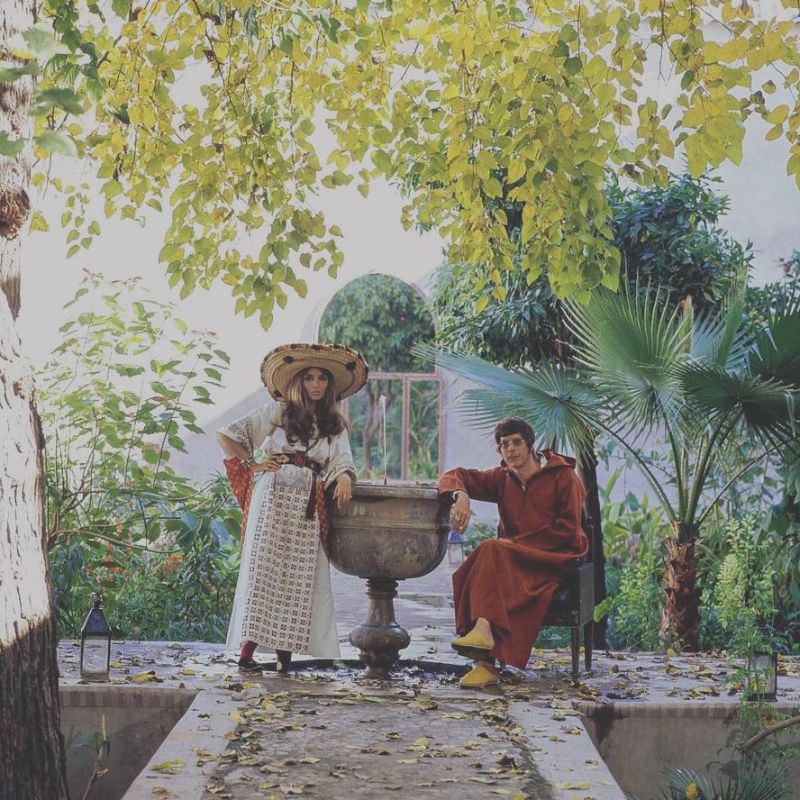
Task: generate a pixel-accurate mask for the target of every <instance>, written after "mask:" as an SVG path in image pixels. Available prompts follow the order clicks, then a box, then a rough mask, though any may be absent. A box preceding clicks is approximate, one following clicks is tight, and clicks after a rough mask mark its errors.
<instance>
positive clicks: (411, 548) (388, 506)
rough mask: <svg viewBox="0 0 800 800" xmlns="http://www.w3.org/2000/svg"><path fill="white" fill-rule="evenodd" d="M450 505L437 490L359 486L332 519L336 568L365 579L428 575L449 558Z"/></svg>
mask: <svg viewBox="0 0 800 800" xmlns="http://www.w3.org/2000/svg"><path fill="white" fill-rule="evenodd" d="M450 505H451V501H450V500H449V499H448V498H440V497H439V493H438V492H437V490H436V489H434V488H426V487H420V486H396V485H393V486H383V485H377V484H368V483H356V484H355V485H354V486H353V499H352V501H351V502H350V504H349V505H348V506H347V507H346V508H345V509H343V510H338V509H335V510H334V511H333V513H332V515H331V528H332V530H331V537H330V547H329V551H330V552H329V556H330V559H331V562H332V563H333V565H334V566H335V567H336V568H337V569H338V570H339V571H340V572H344V573H345V574H347V575H355V576H357V577H359V578H390V579H392V580H396V581H400V580H407V579H408V578H419V577H421V576H422V575H427V574H428V573H429V572H432V571H433V570H434V569H436V567H437V566H439V564H440V563H441V561H442V559H443V558H444V554H445V553H446V552H447V533H448V531H449V529H450V525H449V522H448V516H449V511H450Z"/></svg>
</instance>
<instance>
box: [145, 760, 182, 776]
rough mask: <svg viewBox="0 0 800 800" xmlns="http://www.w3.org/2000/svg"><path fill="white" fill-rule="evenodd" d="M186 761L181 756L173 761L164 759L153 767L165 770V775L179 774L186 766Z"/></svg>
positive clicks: (156, 770) (156, 769) (157, 769)
mask: <svg viewBox="0 0 800 800" xmlns="http://www.w3.org/2000/svg"><path fill="white" fill-rule="evenodd" d="M185 763H186V762H185V761H184V760H183V759H181V758H176V759H173V760H172V761H162V762H161V763H160V764H156V765H155V766H154V767H152V769H153V770H154V771H155V772H163V773H164V774H165V775H177V774H178V773H179V772H180V771H181V770H182V769H183V767H184V764H185Z"/></svg>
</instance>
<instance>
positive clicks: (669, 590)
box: [659, 525, 700, 652]
mask: <svg viewBox="0 0 800 800" xmlns="http://www.w3.org/2000/svg"><path fill="white" fill-rule="evenodd" d="M677 527H678V536H677V537H672V538H670V539H667V557H666V560H665V563H664V613H663V614H662V616H661V630H660V631H659V637H660V639H661V641H662V642H663V643H664V644H665V645H672V646H677V647H678V648H680V649H681V650H689V651H692V652H696V651H697V650H699V649H700V596H699V592H698V589H697V556H696V554H695V543H696V541H697V528H696V527H695V526H693V525H679V526H677Z"/></svg>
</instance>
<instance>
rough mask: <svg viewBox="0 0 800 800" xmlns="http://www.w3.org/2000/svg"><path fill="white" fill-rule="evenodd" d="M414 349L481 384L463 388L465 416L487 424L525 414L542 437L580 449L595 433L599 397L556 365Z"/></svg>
mask: <svg viewBox="0 0 800 800" xmlns="http://www.w3.org/2000/svg"><path fill="white" fill-rule="evenodd" d="M415 351H416V352H418V353H419V354H420V355H424V356H426V357H427V358H432V359H434V360H435V361H436V363H437V364H438V365H439V366H440V367H442V368H443V369H446V370H448V371H450V372H453V373H455V374H456V375H460V376H461V377H462V378H466V379H467V380H469V381H472V382H473V383H477V384H479V385H480V386H481V387H483V388H473V389H467V390H465V391H464V392H463V393H462V395H461V397H460V398H459V400H458V402H459V405H460V406H461V408H462V413H463V414H464V416H465V417H466V419H467V421H468V422H469V423H471V424H473V425H475V426H476V427H481V428H486V427H489V426H491V425H494V423H496V422H497V420H498V419H500V418H502V417H507V416H518V417H523V418H525V419H527V420H528V421H529V422H530V423H531V425H533V428H534V430H535V431H536V433H537V436H538V437H539V439H540V441H543V442H545V443H546V444H547V445H548V446H549V445H550V444H555V446H557V447H567V448H568V449H570V450H572V451H573V452H578V451H580V450H581V449H583V448H585V447H587V446H588V445H589V443H590V442H591V441H592V439H593V437H594V436H595V433H596V431H595V429H594V426H593V425H592V423H591V421H590V420H591V419H592V418H593V417H594V416H596V415H597V413H598V409H599V405H600V399H599V398H598V396H597V394H596V393H595V392H594V391H593V389H592V387H591V386H590V385H589V384H587V383H586V382H585V381H581V380H580V379H578V378H577V376H576V375H575V373H574V372H573V371H571V370H567V369H565V368H563V367H561V366H560V365H556V364H549V363H543V364H539V365H537V367H536V369H535V370H530V369H518V370H513V371H512V370H506V369H503V368H502V367H498V366H496V365H494V364H491V363H489V362H488V361H485V360H484V359H482V358H478V357H477V356H467V355H462V354H458V353H452V352H447V351H444V350H437V349H436V348H434V347H430V346H427V345H421V346H419V347H416V348H415Z"/></svg>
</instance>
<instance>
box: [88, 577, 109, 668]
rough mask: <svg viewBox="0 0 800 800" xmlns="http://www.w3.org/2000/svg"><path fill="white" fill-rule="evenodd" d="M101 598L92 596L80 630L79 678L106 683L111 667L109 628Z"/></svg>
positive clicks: (94, 594)
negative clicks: (90, 604)
mask: <svg viewBox="0 0 800 800" xmlns="http://www.w3.org/2000/svg"><path fill="white" fill-rule="evenodd" d="M102 602H103V600H102V598H101V597H100V595H99V594H97V593H93V594H92V608H90V609H89V613H88V614H87V615H86V622H84V623H83V628H81V678H82V679H83V680H85V681H107V680H108V670H109V667H110V665H111V627H110V626H109V624H108V621H107V620H106V615H105V614H104V613H103V608H102Z"/></svg>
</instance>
